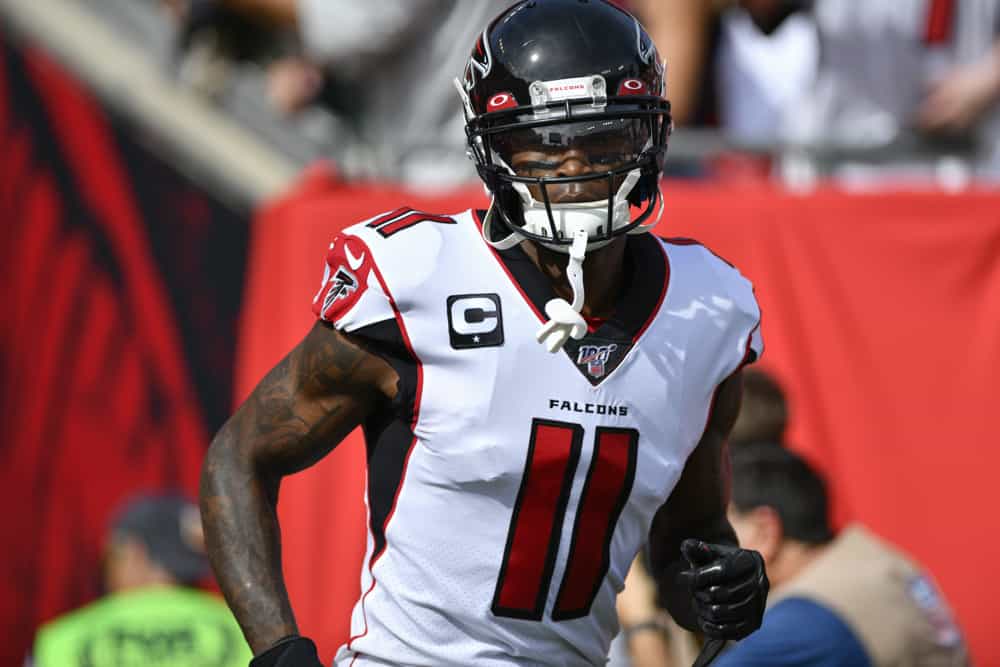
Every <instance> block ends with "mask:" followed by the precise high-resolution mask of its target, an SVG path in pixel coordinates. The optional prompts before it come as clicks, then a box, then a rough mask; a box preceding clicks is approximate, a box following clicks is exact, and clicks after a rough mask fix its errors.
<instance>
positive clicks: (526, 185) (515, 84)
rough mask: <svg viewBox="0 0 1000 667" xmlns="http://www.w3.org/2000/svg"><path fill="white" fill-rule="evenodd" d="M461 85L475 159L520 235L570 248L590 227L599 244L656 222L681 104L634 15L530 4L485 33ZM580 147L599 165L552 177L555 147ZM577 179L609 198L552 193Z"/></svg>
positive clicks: (581, 2) (547, 2)
mask: <svg viewBox="0 0 1000 667" xmlns="http://www.w3.org/2000/svg"><path fill="white" fill-rule="evenodd" d="M459 88H460V93H461V94H462V98H463V102H464V105H465V114H466V134H467V138H468V145H469V152H470V157H471V158H472V159H473V160H474V161H475V163H476V167H477V170H478V172H479V176H480V178H482V180H483V182H484V183H485V184H486V187H487V189H488V190H489V191H490V193H491V194H492V195H493V207H492V208H493V212H494V214H495V215H496V216H497V217H498V218H499V220H500V221H501V222H502V223H503V224H504V225H505V226H506V227H507V228H508V230H509V232H511V233H513V234H515V235H519V236H521V237H525V238H529V239H532V240H534V241H537V242H541V243H544V244H545V245H547V246H549V247H554V248H556V249H562V250H565V248H566V247H567V246H568V245H569V244H570V243H571V242H572V234H573V233H574V232H575V231H577V230H578V229H580V228H585V229H586V230H587V232H588V240H589V245H590V247H597V246H599V245H603V244H604V243H606V242H608V241H610V240H611V239H612V238H613V237H615V236H617V235H620V234H624V233H627V232H629V231H633V230H635V231H640V229H637V228H639V227H640V226H641V225H644V223H646V225H644V226H650V225H651V224H652V223H653V222H655V218H652V220H651V217H652V216H653V213H654V210H655V209H657V208H659V206H660V203H661V202H660V192H659V187H658V182H659V177H660V174H661V173H662V169H663V160H664V156H665V154H666V150H667V142H668V139H669V136H670V132H671V129H672V121H671V118H670V103H669V102H668V101H667V100H666V99H665V98H664V93H665V80H664V70H663V64H662V62H661V61H660V59H659V56H658V54H657V51H656V47H655V46H654V44H653V41H652V39H650V37H649V35H648V34H647V33H646V31H645V30H644V29H643V27H642V26H641V25H640V24H639V22H638V21H637V20H636V18H635V17H633V16H632V15H631V14H629V13H628V12H626V11H624V10H622V9H620V8H618V7H616V6H615V5H612V4H610V3H608V2H605V1H604V0H526V1H524V2H519V3H517V4H516V5H514V6H512V7H511V8H509V9H508V10H506V11H504V12H503V13H502V14H500V15H499V16H498V17H497V18H496V19H494V20H493V22H492V23H491V24H490V25H489V27H487V28H486V30H484V31H483V33H482V35H480V37H479V39H478V40H477V41H476V44H475V47H474V49H473V52H472V56H471V58H470V59H469V63H468V65H467V67H466V70H465V73H464V77H463V80H462V81H461V82H459ZM569 150H579V151H580V152H581V153H583V154H585V155H586V156H587V165H588V168H587V169H586V170H584V173H578V174H573V175H558V174H557V175H554V176H553V175H552V173H553V171H552V168H553V167H554V166H555V165H551V164H550V165H546V164H545V163H544V155H545V151H569ZM524 155H528V159H521V158H520V157H519V156H524ZM532 155H534V156H535V158H536V160H535V161H533V160H532V159H530V158H531V156H532ZM538 156H542V157H541V158H539V157H538ZM515 159H520V160H521V161H520V162H519V163H518V164H517V165H515V164H514V160H515ZM538 160H541V161H540V162H539V161H538ZM536 165H537V166H538V167H539V168H538V169H537V171H541V172H548V173H547V174H545V175H541V174H538V173H537V172H536V171H535V169H534V167H535V166H536ZM546 167H548V168H546ZM567 187H572V188H576V189H577V190H579V189H580V188H586V189H587V190H588V191H589V192H591V193H593V192H595V191H596V192H597V193H599V194H597V195H596V196H595V197H593V198H592V201H589V202H581V201H580V200H579V198H577V200H576V201H572V202H571V203H564V201H563V202H561V201H560V198H559V197H558V196H553V195H554V194H555V193H556V192H557V191H558V190H560V189H563V190H565V189H566V188H567Z"/></svg>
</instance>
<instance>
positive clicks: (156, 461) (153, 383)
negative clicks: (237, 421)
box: [0, 43, 247, 665]
mask: <svg viewBox="0 0 1000 667" xmlns="http://www.w3.org/2000/svg"><path fill="white" fill-rule="evenodd" d="M140 138H141V139H142V141H139V140H137V138H136V132H135V130H134V128H131V127H129V126H127V125H126V124H124V123H122V122H120V121H119V120H116V119H114V118H112V117H111V116H109V115H108V114H107V113H106V112H105V110H104V109H102V108H101V107H100V105H99V104H98V103H97V102H96V101H95V100H94V99H93V98H92V97H91V96H90V95H89V94H88V93H87V92H86V91H85V89H84V88H83V87H82V86H81V85H80V84H79V82H77V81H75V80H74V79H73V78H72V77H70V76H68V75H67V73H66V72H65V71H63V70H62V69H61V68H59V67H58V66H56V65H55V63H53V62H52V61H51V60H49V59H47V58H46V57H44V56H43V55H41V54H40V53H38V52H35V51H32V50H30V49H24V50H22V49H20V48H11V47H10V46H9V45H6V44H2V43H0V151H2V153H3V160H2V162H0V210H2V211H3V215H4V218H3V231H4V239H3V240H4V242H3V243H0V264H2V265H3V271H2V272H0V276H2V277H0V280H2V282H3V292H2V293H3V295H4V307H3V309H2V310H0V320H2V322H3V326H0V456H2V458H3V463H2V465H0V488H2V489H3V493H4V501H5V502H4V507H5V512H6V516H5V517H4V520H3V521H2V522H0V525H2V528H0V542H2V543H3V545H4V550H3V551H4V554H3V557H2V559H0V566H2V572H0V574H2V580H3V585H4V594H3V595H0V627H3V629H4V633H3V636H4V638H5V640H6V641H4V642H0V664H2V665H19V664H21V661H22V660H23V658H24V655H25V651H26V650H27V648H28V646H29V645H30V642H31V640H32V637H33V633H34V630H35V628H36V627H37V626H38V624H39V623H41V622H43V621H46V620H49V619H51V618H52V617H54V616H56V615H58V614H61V613H63V612H65V611H68V610H70V609H73V608H75V607H78V606H80V605H82V604H84V603H86V602H90V601H91V600H93V599H94V598H95V597H97V596H98V595H99V594H100V592H101V562H102V557H103V554H102V549H103V545H104V540H105V537H106V533H107V529H108V523H109V520H110V518H111V513H112V512H113V511H114V510H115V509H116V508H117V506H118V505H119V503H121V502H122V501H123V500H125V499H126V498H128V497H129V496H131V495H133V494H135V493H137V492H139V491H153V490H161V489H170V490H182V491H186V492H187V493H189V494H192V495H193V494H194V493H195V492H196V491H197V480H198V474H199V469H200V466H201V460H202V456H203V452H204V450H205V447H206V446H207V443H208V435H209V433H211V431H212V430H214V428H216V427H217V426H218V425H219V423H220V422H221V419H222V418H223V417H224V416H226V415H228V413H229V411H230V409H231V405H230V402H231V394H232V387H231V378H232V359H233V355H234V350H233V339H234V338H235V321H236V313H237V311H238V309H239V307H240V294H241V287H242V285H241V277H242V274H243V269H244V266H243V263H244V257H245V250H246V238H247V229H246V222H245V221H244V220H241V219H239V218H238V217H237V216H236V215H235V214H233V213H232V212H230V211H228V210H226V209H225V208H223V207H222V206H221V205H220V204H219V203H217V202H215V201H214V200H212V199H211V198H210V197H209V196H207V195H206V194H205V192H204V191H201V190H199V189H198V188H197V187H196V186H195V185H194V184H192V183H190V182H189V181H187V180H185V179H184V177H183V176H181V175H180V174H178V173H177V172H176V171H173V170H172V169H171V168H169V167H168V166H167V165H166V164H164V163H162V162H161V161H160V160H159V159H158V158H157V157H155V155H154V154H152V153H150V152H149V149H148V143H147V142H146V141H145V139H146V137H141V136H140Z"/></svg>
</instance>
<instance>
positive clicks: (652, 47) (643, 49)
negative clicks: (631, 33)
mask: <svg viewBox="0 0 1000 667" xmlns="http://www.w3.org/2000/svg"><path fill="white" fill-rule="evenodd" d="M642 37H643V32H642V26H641V25H639V22H638V21H636V22H635V48H636V50H637V51H638V52H639V58H640V59H641V60H642V62H644V63H646V64H647V65H648V64H649V63H650V62H652V60H653V54H654V53H655V52H656V44H654V43H653V40H651V39H649V37H648V36H647V37H646V40H647V41H646V44H645V46H643V43H642Z"/></svg>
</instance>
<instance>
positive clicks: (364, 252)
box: [201, 0, 768, 667]
mask: <svg viewBox="0 0 1000 667" xmlns="http://www.w3.org/2000/svg"><path fill="white" fill-rule="evenodd" d="M458 88H459V91H460V95H461V97H462V100H463V105H464V107H465V111H466V115H467V125H466V132H467V135H468V142H469V151H470V155H471V157H472V158H473V159H474V160H475V163H476V166H477V168H478V171H479V174H480V176H481V177H482V179H483V181H484V183H485V184H486V187H487V188H488V189H489V191H490V193H491V194H492V202H491V205H490V208H489V210H488V211H485V212H482V211H466V212H464V213H459V214H455V215H438V214H430V213H425V212H421V211H414V210H412V209H409V208H406V207H401V208H398V209H395V210H393V211H389V212H386V213H384V214H382V215H378V216H376V217H374V218H372V219H370V220H366V221H364V222H361V223H359V224H357V225H355V226H353V227H350V228H348V229H347V230H345V231H344V232H343V233H342V234H341V235H339V236H338V238H336V239H335V240H334V242H333V243H332V244H331V246H330V249H329V252H328V254H327V258H326V263H327V265H326V270H325V275H324V278H323V282H322V286H321V289H320V291H319V292H318V293H317V294H316V296H315V298H314V300H313V310H314V312H315V313H316V315H317V318H318V321H317V322H316V324H315V326H314V327H313V328H312V330H311V331H310V332H309V333H308V334H307V335H306V337H305V339H304V340H303V341H302V342H301V343H300V344H299V345H298V346H297V347H295V348H294V349H293V350H292V351H291V352H290V353H289V354H288V356H287V357H285V359H284V360H283V361H281V362H280V363H279V364H278V365H277V366H276V367H275V368H274V369H273V370H272V371H270V373H269V374H268V375H267V376H266V377H265V378H264V379H263V380H262V381H261V383H260V384H259V385H258V386H257V388H256V389H255V390H254V392H253V393H252V394H251V396H250V397H249V398H248V399H247V401H246V402H245V403H244V404H243V405H242V406H240V408H239V409H238V410H237V411H236V414H235V415H233V417H232V418H231V419H230V420H229V421H228V422H227V423H226V424H225V426H224V427H223V428H222V429H221V431H220V432H219V433H218V435H217V436H216V437H215V439H214V441H213V442H212V445H211V448H210V450H209V453H208V455H207V458H206V461H205V467H204V472H203V476H202V489H201V505H202V512H203V516H204V523H205V530H206V538H207V543H208V547H209V552H210V555H211V559H212V563H213V565H214V568H215V571H216V573H217V576H218V580H219V583H220V585H221V587H222V591H223V592H224V594H225V596H226V599H227V600H228V602H229V604H230V606H231V607H232V609H233V612H234V614H235V615H236V618H237V619H238V620H239V622H240V624H241V626H242V627H243V630H244V633H245V635H246V638H247V640H248V642H249V643H250V646H251V648H252V649H253V651H254V653H255V655H256V657H255V658H254V660H253V662H252V663H251V664H252V665H253V666H254V667H270V666H275V665H283V666H284V665H296V666H298V665H318V664H319V661H318V659H317V657H316V655H317V654H316V648H315V645H314V643H313V642H312V641H311V640H310V639H308V638H306V637H303V636H300V635H299V634H298V629H297V626H296V623H295V617H294V614H293V612H292V608H291V604H290V602H289V599H288V595H287V592H286V590H285V586H284V583H283V580H282V574H281V554H280V542H279V529H278V521H277V514H276V504H277V498H278V488H279V485H280V482H281V479H282V477H283V476H285V475H289V474H292V473H294V472H296V471H299V470H302V469H303V468H305V467H307V466H310V465H312V464H313V463H315V462H316V461H318V460H319V459H320V458H322V457H323V456H324V455H325V454H326V453H327V452H329V451H330V450H331V449H332V448H333V447H334V446H336V444H337V443H338V442H340V440H341V439H342V438H343V437H344V436H345V435H346V434H347V433H349V432H350V431H351V430H352V429H354V428H356V427H358V426H362V427H363V428H364V433H365V439H366V444H367V451H368V470H367V506H368V530H369V537H368V546H367V554H366V557H365V561H364V567H363V571H362V573H361V595H360V598H359V600H358V602H357V604H356V606H355V608H354V612H353V616H352V624H351V625H352V636H351V638H350V640H349V641H348V642H347V643H346V644H345V645H344V646H342V647H341V649H340V651H339V652H338V654H337V658H336V664H338V665H343V666H347V665H357V666H358V667H362V666H363V665H390V664H406V665H514V664H525V665H527V664H531V665H539V664H553V665H555V664H559V665H566V664H595V665H597V664H604V662H605V660H606V656H607V653H608V646H609V643H610V642H611V639H612V638H613V637H614V635H615V634H616V633H617V632H618V623H617V620H616V613H615V596H616V595H617V593H618V592H619V591H620V590H621V588H622V584H623V581H624V578H625V575H626V573H627V571H628V569H629V565H630V564H631V562H632V560H633V559H634V557H635V556H636V554H637V553H638V551H639V550H640V548H642V546H643V545H644V544H646V543H647V541H648V543H649V545H650V555H651V564H652V567H653V568H654V570H655V571H656V572H657V574H658V576H659V578H660V580H661V581H662V582H663V600H664V603H665V605H666V607H667V609H668V610H669V611H670V613H671V614H672V615H673V616H674V617H675V618H676V619H677V621H678V622H679V623H680V624H681V625H683V626H684V627H687V628H690V629H692V630H700V631H702V632H703V633H704V634H706V635H707V636H709V637H713V638H720V639H738V638H741V637H744V636H746V635H747V634H748V633H750V632H752V631H753V630H754V629H756V628H757V627H758V626H759V624H760V621H761V616H762V613H763V609H764V603H765V599H766V595H767V588H768V584H767V578H766V575H765V573H764V566H763V561H762V559H761V558H760V556H759V555H758V554H757V553H756V552H751V551H745V550H741V549H740V548H739V547H738V544H737V541H736V537H735V535H734V533H733V530H732V528H731V526H730V525H729V522H728V520H727V518H726V507H727V503H728V490H727V488H728V487H727V480H726V465H725V461H726V453H725V439H726V435H727V433H728V432H729V429H730V427H731V426H732V424H733V420H734V419H735V416H736V413H737V410H738V407H739V402H740V392H741V377H740V369H741V368H742V367H743V365H744V364H746V363H748V362H751V361H753V360H754V359H755V358H756V357H757V356H758V355H759V354H760V353H761V351H762V343H761V338H760V333H759V323H760V313H759V310H758V307H757V303H756V301H755V299H754V296H753V293H752V289H751V286H750V283H749V282H748V281H747V280H746V279H744V278H743V277H742V276H741V275H740V274H739V272H738V271H736V269H734V268H733V267H731V266H730V265H728V264H727V263H725V262H724V261H722V260H720V259H719V258H717V257H716V256H715V255H714V254H712V253H711V252H710V251H709V250H707V249H706V248H704V247H703V246H701V245H699V244H697V243H695V242H692V241H688V240H677V241H665V240H662V239H660V238H657V237H656V236H653V235H652V234H649V233H648V232H649V230H650V228H651V227H652V226H653V225H654V224H655V222H656V220H657V217H658V213H659V210H660V209H661V208H662V202H661V201H660V192H659V188H658V180H659V177H660V173H661V168H662V165H663V159H664V153H665V151H666V148H667V141H668V137H669V135H670V130H671V120H670V112H669V109H670V107H669V104H668V103H667V101H666V99H665V98H664V93H665V82H664V70H663V65H662V63H661V62H660V60H659V57H658V55H657V52H656V49H655V47H654V46H653V43H652V41H651V40H650V38H649V36H648V35H647V34H646V32H645V30H644V29H643V28H642V27H641V26H640V25H639V23H638V22H637V21H636V20H635V19H634V18H633V17H632V16H631V15H630V14H628V13H626V12H624V11H622V10H621V9H619V8H617V7H616V6H614V5H612V4H610V3H608V2H604V1H603V0H600V1H599V0H590V1H587V0H530V1H526V2H520V3H518V4H516V5H514V6H513V7H511V8H509V9H508V10H506V11H504V12H503V13H502V14H501V15H500V16H498V17H497V18H496V19H495V20H494V21H493V22H492V23H491V24H490V25H489V26H488V27H487V28H486V29H485V30H484V31H483V33H482V34H481V36H480V37H479V39H478V40H477V42H476V44H475V46H474V49H473V52H472V56H471V58H470V62H469V65H468V67H467V69H466V71H465V73H464V76H463V77H462V80H461V81H460V82H459V84H458ZM335 509H336V508H331V510H334V511H335Z"/></svg>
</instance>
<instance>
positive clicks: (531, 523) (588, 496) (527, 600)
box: [491, 419, 639, 621]
mask: <svg viewBox="0 0 1000 667" xmlns="http://www.w3.org/2000/svg"><path fill="white" fill-rule="evenodd" d="M582 443H583V427H582V426H580V425H579V424H570V423H566V422H557V421H550V420H547V419H535V420H533V421H532V423H531V441H530V442H529V444H528V456H527V460H526V462H525V465H524V475H523V477H522V478H521V488H520V490H519V491H518V494H517V501H516V502H515V504H514V512H513V515H512V516H511V520H510V530H509V531H508V533H507V547H506V549H505V550H504V557H503V564H502V565H501V566H500V576H499V578H498V580H497V587H496V592H495V593H494V595H493V605H492V607H491V608H492V610H493V613H494V614H495V615H497V616H507V617H510V618H523V619H529V620H536V621H537V620H541V618H542V613H543V612H544V610H545V601H546V599H547V597H548V593H549V586H550V584H551V579H552V570H553V569H554V568H555V561H556V555H557V554H558V553H559V540H560V537H561V535H562V529H563V519H564V517H565V514H566V507H567V505H568V504H569V496H570V491H571V490H572V488H573V478H574V476H575V473H576V469H577V465H578V463H579V461H580V450H581V447H582ZM638 445H639V432H638V431H636V430H635V429H632V428H611V427H603V426H602V427H598V428H597V431H596V434H595V437H594V455H593V458H592V459H591V463H590V468H589V470H588V471H587V478H586V480H585V481H584V484H583V492H582V493H581V495H580V502H579V504H578V506H577V512H576V520H575V521H574V523H573V533H572V538H571V541H570V548H569V558H568V560H567V564H566V571H565V573H564V574H563V579H562V584H561V585H560V587H559V594H558V595H557V596H556V603H555V606H554V607H553V609H552V618H553V620H556V621H561V620H566V619H571V618H580V617H582V616H586V615H587V614H588V613H590V607H591V605H592V604H593V602H594V598H595V597H597V592H598V590H600V587H601V582H602V581H603V580H604V576H605V575H606V574H607V572H608V566H609V565H610V552H611V536H612V535H613V534H614V529H615V524H616V523H617V522H618V517H619V516H620V515H621V512H622V508H624V507H625V502H626V501H627V500H628V496H629V493H631V491H632V482H633V481H634V480H635V461H636V454H637V452H638Z"/></svg>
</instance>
